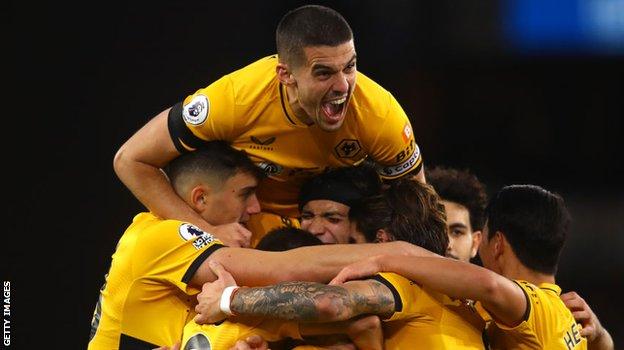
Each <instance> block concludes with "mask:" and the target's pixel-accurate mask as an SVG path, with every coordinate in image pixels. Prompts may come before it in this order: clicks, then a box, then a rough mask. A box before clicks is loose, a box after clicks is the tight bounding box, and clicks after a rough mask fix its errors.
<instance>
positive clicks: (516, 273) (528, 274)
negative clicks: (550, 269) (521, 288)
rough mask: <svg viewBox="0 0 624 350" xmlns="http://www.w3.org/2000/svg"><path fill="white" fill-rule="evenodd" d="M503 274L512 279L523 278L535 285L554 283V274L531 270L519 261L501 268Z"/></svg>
mask: <svg viewBox="0 0 624 350" xmlns="http://www.w3.org/2000/svg"><path fill="white" fill-rule="evenodd" d="M503 275H504V276H505V277H507V278H509V279H512V280H523V281H527V282H530V283H533V284H535V285H539V284H541V283H552V284H555V275H552V274H546V273H543V272H539V271H535V270H531V269H529V268H528V267H526V266H524V265H523V264H522V263H520V262H519V261H518V262H516V263H513V264H508V265H507V266H505V267H504V268H503Z"/></svg>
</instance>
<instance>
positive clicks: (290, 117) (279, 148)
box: [168, 55, 421, 217]
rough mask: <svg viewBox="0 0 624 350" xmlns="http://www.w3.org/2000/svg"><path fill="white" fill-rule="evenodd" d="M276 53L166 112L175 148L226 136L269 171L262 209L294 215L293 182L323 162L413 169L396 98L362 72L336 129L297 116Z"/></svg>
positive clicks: (415, 153) (413, 155)
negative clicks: (281, 79)
mask: <svg viewBox="0 0 624 350" xmlns="http://www.w3.org/2000/svg"><path fill="white" fill-rule="evenodd" d="M277 62H278V61H277V56H276V55H274V56H269V57H265V58H262V59H260V60H258V61H256V62H254V63H252V64H250V65H248V66H247V67H244V68H242V69H240V70H238V71H235V72H233V73H231V74H228V75H225V76H224V77H222V78H221V79H219V80H217V81H215V82H214V83H212V84H210V85H209V86H208V87H206V88H203V89H200V90H198V91H196V92H195V93H194V94H192V95H190V96H188V97H187V98H186V99H185V100H184V102H183V104H178V105H176V106H174V107H173V108H172V111H171V112H170V114H169V121H168V123H169V131H170V134H171V138H172V140H173V142H174V144H175V145H176V148H177V149H178V150H179V151H180V152H187V151H192V150H194V149H196V148H197V147H199V146H201V144H202V143H204V142H205V141H208V140H217V139H218V140H226V141H230V142H231V143H232V146H233V147H235V148H237V149H240V150H244V151H246V152H247V153H248V154H249V155H250V157H251V158H252V160H253V161H254V162H255V163H256V164H257V165H258V166H259V167H260V168H262V169H263V170H264V172H265V173H266V174H268V175H269V176H268V177H267V178H266V179H264V180H263V183H261V185H260V186H259V189H258V198H259V200H260V202H261V204H262V209H263V211H268V212H272V213H276V214H279V215H282V216H287V217H297V216H298V210H297V196H298V193H299V187H300V186H301V184H302V183H303V181H305V180H306V179H308V178H310V177H311V176H313V175H316V174H319V173H320V172H322V171H323V170H325V169H327V168H333V167H341V166H350V165H354V164H357V163H359V162H361V161H363V160H364V158H366V157H367V156H368V157H370V158H371V159H372V160H374V161H375V162H376V163H377V164H378V171H379V173H380V174H381V175H382V176H383V177H386V178H396V177H399V176H402V175H404V174H406V173H408V172H411V171H414V170H417V169H420V166H421V156H420V150H419V148H418V146H417V144H416V142H415V140H414V135H413V131H412V127H411V125H410V122H409V119H408V118H407V116H406V114H405V112H404V111H403V109H402V108H401V106H400V105H399V103H398V102H397V101H396V99H395V98H394V97H393V96H392V94H390V92H388V91H387V90H385V89H383V88H382V87H381V86H379V85H378V84H376V83H375V82H374V81H372V80H371V79H369V78H368V77H366V76H365V75H363V74H361V73H359V72H358V73H357V78H356V79H357V84H356V87H355V89H354V91H353V95H352V97H351V100H350V103H349V106H348V109H347V111H346V116H345V121H344V124H343V125H342V126H341V127H340V129H339V130H337V131H335V132H325V131H323V130H321V129H319V128H318V127H317V126H316V125H306V124H304V123H302V122H301V121H300V120H299V119H297V118H296V117H295V116H294V114H293V112H292V110H291V108H290V105H289V103H288V99H287V96H286V88H285V87H284V86H282V85H281V84H280V82H279V80H278V79H277V76H276V73H275V68H276V65H277Z"/></svg>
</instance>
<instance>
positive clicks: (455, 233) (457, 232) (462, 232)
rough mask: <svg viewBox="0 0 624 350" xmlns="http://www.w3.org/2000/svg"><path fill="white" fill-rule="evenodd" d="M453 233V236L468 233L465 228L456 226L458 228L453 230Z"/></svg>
mask: <svg viewBox="0 0 624 350" xmlns="http://www.w3.org/2000/svg"><path fill="white" fill-rule="evenodd" d="M451 234H452V235H453V236H462V235H464V234H466V232H465V231H464V230H461V229H458V228H456V229H453V230H451Z"/></svg>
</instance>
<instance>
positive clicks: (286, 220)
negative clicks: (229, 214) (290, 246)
mask: <svg viewBox="0 0 624 350" xmlns="http://www.w3.org/2000/svg"><path fill="white" fill-rule="evenodd" d="M246 226H247V229H249V231H251V232H253V235H252V237H251V241H250V247H252V248H255V247H256V245H258V242H260V240H261V239H262V238H263V237H264V236H265V235H266V234H267V233H269V232H270V231H271V230H273V229H276V228H280V227H294V228H301V223H300V222H299V219H298V218H292V217H287V216H281V215H277V214H273V213H268V212H261V213H257V214H253V215H251V217H250V218H249V221H248V222H247V225H246Z"/></svg>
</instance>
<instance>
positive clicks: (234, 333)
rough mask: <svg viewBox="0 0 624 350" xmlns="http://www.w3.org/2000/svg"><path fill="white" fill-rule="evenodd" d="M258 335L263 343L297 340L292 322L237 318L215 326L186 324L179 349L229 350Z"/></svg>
mask: <svg viewBox="0 0 624 350" xmlns="http://www.w3.org/2000/svg"><path fill="white" fill-rule="evenodd" d="M254 334H255V335H259V336H261V337H262V338H264V340H266V341H267V342H274V341H279V340H282V339H284V338H293V339H301V334H299V325H298V324H297V323H296V322H284V321H280V320H274V319H262V318H248V317H238V318H235V319H233V321H228V320H226V321H224V322H222V323H219V324H204V325H199V324H197V323H195V322H192V321H191V322H189V323H188V324H187V325H186V326H185V327H184V335H183V338H182V346H181V349H195V350H229V349H230V348H231V347H232V346H234V344H235V343H236V342H237V341H238V340H244V339H246V338H247V337H249V336H251V335H254Z"/></svg>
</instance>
